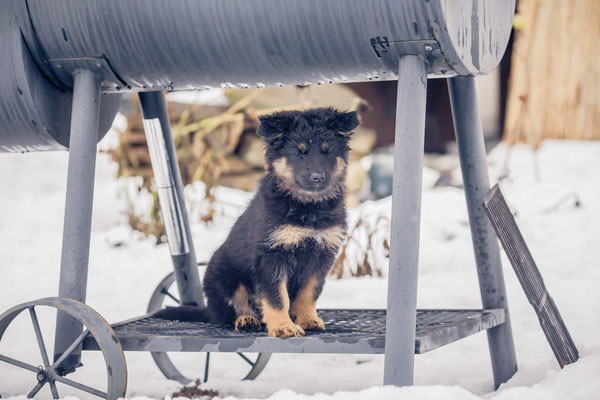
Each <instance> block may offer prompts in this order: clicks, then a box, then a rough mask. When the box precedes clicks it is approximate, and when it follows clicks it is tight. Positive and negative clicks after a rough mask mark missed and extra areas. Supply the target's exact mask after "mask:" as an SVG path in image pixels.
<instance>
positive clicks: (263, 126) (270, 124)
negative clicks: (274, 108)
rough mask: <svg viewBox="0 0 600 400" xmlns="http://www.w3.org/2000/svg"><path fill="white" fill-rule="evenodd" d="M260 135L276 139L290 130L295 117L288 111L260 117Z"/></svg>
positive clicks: (264, 137)
mask: <svg viewBox="0 0 600 400" xmlns="http://www.w3.org/2000/svg"><path fill="white" fill-rule="evenodd" d="M259 121H260V123H259V124H258V131H257V132H256V133H258V136H260V137H262V138H263V139H269V140H275V139H277V138H279V137H281V136H282V135H283V134H284V133H286V132H288V131H289V129H290V128H291V126H292V123H293V122H294V117H293V116H292V115H290V114H288V113H282V112H279V113H275V114H270V115H263V116H261V117H259Z"/></svg>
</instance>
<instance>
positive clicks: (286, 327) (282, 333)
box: [267, 321, 304, 338]
mask: <svg viewBox="0 0 600 400" xmlns="http://www.w3.org/2000/svg"><path fill="white" fill-rule="evenodd" d="M267 330H268V332H269V336H273V337H281V338H287V337H298V336H302V335H304V329H302V327H301V326H300V325H296V324H294V323H293V322H292V321H289V323H281V324H275V325H273V324H272V325H269V324H267Z"/></svg>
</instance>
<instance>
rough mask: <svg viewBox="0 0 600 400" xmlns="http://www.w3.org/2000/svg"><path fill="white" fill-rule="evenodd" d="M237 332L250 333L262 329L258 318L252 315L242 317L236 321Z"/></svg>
mask: <svg viewBox="0 0 600 400" xmlns="http://www.w3.org/2000/svg"><path fill="white" fill-rule="evenodd" d="M234 325H235V330H236V331H238V332H248V331H254V330H259V329H260V328H261V325H260V321H259V320H258V318H256V317H255V316H252V315H240V316H239V317H237V319H236V320H235V324H234Z"/></svg>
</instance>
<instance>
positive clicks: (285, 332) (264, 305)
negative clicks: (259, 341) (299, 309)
mask: <svg viewBox="0 0 600 400" xmlns="http://www.w3.org/2000/svg"><path fill="white" fill-rule="evenodd" d="M279 295H280V296H281V302H282V304H283V307H282V308H280V309H279V308H275V307H273V306H272V305H271V304H269V301H268V300H267V299H265V298H263V299H262V300H261V310H262V320H263V322H264V323H265V324H267V331H268V332H269V336H276V337H290V336H302V335H304V330H303V329H302V328H301V327H300V326H299V325H296V324H294V322H292V319H291V318H290V298H289V296H288V291H287V286H286V283H285V280H283V281H282V282H281V285H279Z"/></svg>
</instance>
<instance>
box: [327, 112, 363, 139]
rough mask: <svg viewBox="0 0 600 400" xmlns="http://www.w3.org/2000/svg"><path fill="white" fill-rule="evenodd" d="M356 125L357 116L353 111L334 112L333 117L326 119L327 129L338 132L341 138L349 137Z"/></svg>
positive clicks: (357, 122)
mask: <svg viewBox="0 0 600 400" xmlns="http://www.w3.org/2000/svg"><path fill="white" fill-rule="evenodd" d="M358 124H359V121H358V115H357V114H356V112H355V111H351V112H339V111H335V112H334V113H333V115H332V116H331V117H329V118H328V119H327V127H328V128H329V129H333V130H334V131H337V132H339V133H340V134H341V135H343V136H349V135H350V134H351V133H352V131H353V130H354V129H355V128H356V127H357V126H358Z"/></svg>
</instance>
